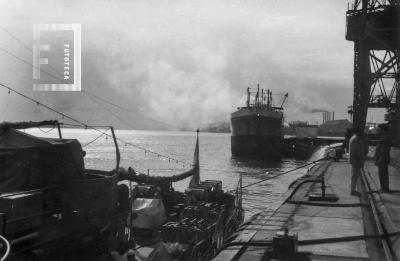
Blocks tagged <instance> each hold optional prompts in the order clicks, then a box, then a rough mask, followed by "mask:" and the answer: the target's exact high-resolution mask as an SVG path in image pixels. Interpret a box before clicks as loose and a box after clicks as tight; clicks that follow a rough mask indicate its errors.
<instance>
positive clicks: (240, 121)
mask: <svg viewBox="0 0 400 261" xmlns="http://www.w3.org/2000/svg"><path fill="white" fill-rule="evenodd" d="M287 96H288V94H286V95H285V98H284V100H283V102H282V104H281V106H280V107H275V106H274V105H273V103H272V92H271V91H270V90H266V91H264V90H263V89H261V92H260V87H259V86H258V87H257V92H255V95H254V98H253V99H251V98H252V97H251V92H250V88H247V101H246V107H238V108H237V111H235V112H233V113H232V114H231V125H232V136H231V151H232V156H234V157H245V158H260V159H279V158H280V157H281V153H280V151H281V147H282V141H283V108H282V106H283V104H284V102H285V100H286V98H287Z"/></svg>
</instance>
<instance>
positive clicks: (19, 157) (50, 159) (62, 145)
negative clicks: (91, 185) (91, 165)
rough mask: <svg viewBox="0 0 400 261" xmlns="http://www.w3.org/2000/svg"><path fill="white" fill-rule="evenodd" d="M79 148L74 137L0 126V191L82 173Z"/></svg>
mask: <svg viewBox="0 0 400 261" xmlns="http://www.w3.org/2000/svg"><path fill="white" fill-rule="evenodd" d="M84 171H85V170H84V161H83V152H82V147H81V145H80V143H79V142H78V141H77V140H74V139H50V138H39V137H35V136H32V135H29V134H26V133H24V132H21V131H18V130H15V129H11V128H6V129H0V193H2V192H11V191H18V190H29V189H37V188H43V187H48V186H52V185H59V184H60V183H65V182H68V181H69V180H77V179H82V178H83V177H84Z"/></svg>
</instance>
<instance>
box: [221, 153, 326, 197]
mask: <svg viewBox="0 0 400 261" xmlns="http://www.w3.org/2000/svg"><path fill="white" fill-rule="evenodd" d="M330 158H332V157H331V156H327V157H324V158H321V159H318V160H314V161H312V162H309V163H307V164H304V165H301V166H298V167H296V168H294V169H290V170H288V171H285V172H282V173H278V174H276V175H274V176H270V177H268V178H265V179H262V180H258V181H256V182H253V183H250V184H247V185H244V186H242V189H243V188H247V187H250V186H254V185H257V184H259V183H261V182H264V181H267V180H271V179H274V178H277V177H280V176H282V175H285V174H288V173H290V172H293V171H295V170H298V169H302V168H305V167H307V166H310V165H312V164H315V163H317V162H320V161H323V160H327V159H330ZM263 173H265V172H264V171H263V172H258V173H254V174H263ZM235 190H236V189H234V190H230V191H228V192H233V191H235Z"/></svg>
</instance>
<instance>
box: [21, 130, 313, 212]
mask: <svg viewBox="0 0 400 261" xmlns="http://www.w3.org/2000/svg"><path fill="white" fill-rule="evenodd" d="M27 132H28V133H32V134H34V135H38V136H46V137H49V136H50V137H57V136H58V133H57V130H56V129H54V130H50V129H31V130H27ZM45 132H47V133H45ZM62 133H63V138H76V139H78V140H79V141H80V142H81V144H82V146H83V149H84V150H85V151H86V156H85V165H86V168H95V169H102V170H111V169H114V168H115V167H116V160H115V159H116V156H115V148H114V143H113V140H112V138H110V137H107V136H104V135H103V136H101V137H100V138H98V139H97V140H95V141H94V142H91V141H93V140H94V139H96V138H97V137H98V136H99V134H100V133H99V132H97V131H94V130H84V129H63V130H62ZM108 133H109V134H110V132H109V131H108ZM116 135H117V137H118V138H119V139H121V140H120V141H119V142H118V144H119V148H120V152H121V163H120V166H121V167H124V168H128V167H132V168H133V169H135V171H137V172H140V173H146V174H147V173H149V175H159V176H169V175H175V174H179V173H181V172H183V171H186V170H188V169H190V163H192V162H193V154H194V147H195V142H196V133H195V132H182V131H174V132H172V131H136V130H117V131H116ZM122 140H123V141H126V142H129V143H132V144H134V145H136V146H139V147H141V148H146V149H147V150H149V151H154V152H157V153H159V154H162V155H165V156H169V157H171V158H174V159H177V160H180V161H184V162H186V163H187V164H186V165H184V164H182V163H180V162H179V163H177V162H175V161H174V160H168V159H165V158H163V157H162V156H158V155H157V154H153V153H151V152H149V151H147V152H146V151H145V150H143V149H139V148H137V147H134V146H132V145H125V144H124V143H123V141H122ZM88 143H89V144H88ZM87 144H88V145H87ZM303 164H305V161H299V160H294V159H282V160H281V161H279V162H266V161H254V160H243V159H234V158H232V156H231V148H230V134H229V133H200V175H201V179H202V180H206V179H216V180H221V181H222V183H223V188H224V189H225V190H232V189H235V188H236V185H237V183H238V180H239V177H240V175H242V178H243V185H246V184H249V183H253V182H256V181H259V180H261V179H265V178H267V177H268V176H269V175H272V174H276V173H280V172H284V171H288V170H290V169H293V168H295V167H298V166H300V165H303ZM306 171H307V168H303V169H299V170H296V171H293V172H290V173H288V174H286V175H282V176H280V177H278V178H275V179H271V180H268V181H265V182H261V183H259V184H257V185H254V186H250V187H248V188H245V189H243V206H244V209H245V213H246V216H245V218H249V217H251V216H252V215H254V214H256V213H259V212H261V211H264V210H266V209H271V210H274V209H276V208H277V207H278V206H279V205H280V204H281V203H282V201H283V200H284V197H283V195H284V193H285V192H286V191H287V188H288V186H289V184H290V183H291V182H292V181H293V180H295V179H297V178H299V177H300V176H302V175H304V174H305V173H306ZM188 183H189V179H187V180H184V181H181V182H177V183H174V185H173V186H174V188H175V190H179V191H184V190H185V188H186V187H187V185H188Z"/></svg>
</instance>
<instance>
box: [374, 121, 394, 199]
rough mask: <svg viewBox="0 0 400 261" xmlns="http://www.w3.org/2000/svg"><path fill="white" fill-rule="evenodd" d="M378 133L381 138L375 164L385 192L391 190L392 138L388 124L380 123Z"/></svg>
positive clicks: (377, 147)
mask: <svg viewBox="0 0 400 261" xmlns="http://www.w3.org/2000/svg"><path fill="white" fill-rule="evenodd" d="M378 133H379V134H380V136H381V139H380V141H379V143H378V145H377V146H376V150H375V165H376V166H378V172H379V182H380V183H381V190H382V192H384V193H388V192H389V171H388V166H389V162H390V147H391V146H392V145H391V140H390V137H389V128H388V125H387V124H380V125H379V126H378Z"/></svg>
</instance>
